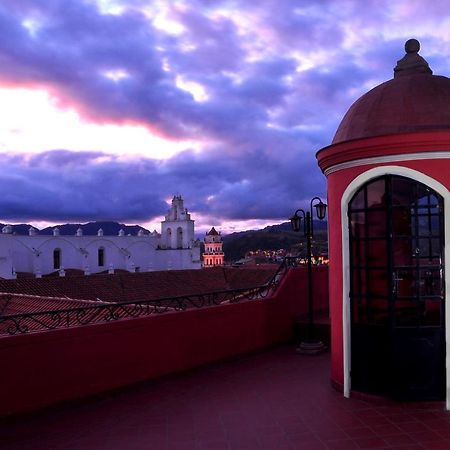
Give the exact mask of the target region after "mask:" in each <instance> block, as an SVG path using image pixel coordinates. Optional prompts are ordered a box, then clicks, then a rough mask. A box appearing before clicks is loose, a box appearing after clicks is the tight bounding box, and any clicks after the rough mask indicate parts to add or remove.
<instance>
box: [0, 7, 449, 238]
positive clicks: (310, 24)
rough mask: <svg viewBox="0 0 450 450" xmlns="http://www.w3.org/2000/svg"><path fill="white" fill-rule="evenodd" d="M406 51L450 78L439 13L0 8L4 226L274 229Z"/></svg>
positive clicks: (444, 14) (445, 27)
mask: <svg viewBox="0 0 450 450" xmlns="http://www.w3.org/2000/svg"><path fill="white" fill-rule="evenodd" d="M410 37H416V38H417V39H419V40H420V41H421V44H422V50H421V54H422V56H424V57H425V58H426V59H427V60H428V62H429V63H430V66H431V67H432V69H433V70H434V72H435V73H438V74H443V75H449V74H450V42H449V41H450V10H449V7H448V2H447V1H439V0H433V1H428V2H424V1H417V0H407V1H401V0H400V1H392V0H365V1H364V2H363V1H360V0H353V1H352V0H343V1H338V0H336V1H332V0H330V1H326V0H322V1H320V0H257V1H256V0H255V1H253V0H229V1H228V0H224V1H221V0H180V1H176V0H173V1H172V0H145V1H144V0H89V1H88V0H86V1H83V0H1V2H0V153H1V162H2V163H1V165H0V189H1V192H2V195H1V196H0V221H2V222H12V223H14V222H31V223H33V224H36V225H38V226H39V225H41V226H42V225H43V224H46V223H61V222H66V221H80V222H85V221H89V220H95V219H98V220H105V219H106V220H120V221H123V222H126V223H140V224H143V225H146V226H149V227H150V228H152V229H153V228H155V227H156V226H157V222H158V221H159V220H161V216H162V214H164V212H165V211H166V210H167V201H168V200H169V199H170V198H171V197H172V196H173V195H174V194H178V193H179V194H181V195H183V197H184V198H185V204H186V206H187V207H188V208H189V210H190V212H191V213H192V214H193V217H194V218H195V219H196V224H197V230H198V231H202V230H205V229H206V228H208V227H210V226H212V225H214V226H217V227H218V228H219V229H222V230H223V231H225V232H227V231H232V230H233V229H236V230H238V229H246V228H257V227H261V226H263V225H265V224H268V223H277V222H280V221H284V220H285V218H286V217H289V215H290V214H291V213H292V212H293V210H294V209H296V208H297V207H301V206H305V205H306V204H307V201H308V200H309V199H310V198H311V197H312V196H313V195H321V196H325V195H326V187H325V185H326V183H325V178H324V176H323V175H322V174H321V173H320V171H319V169H318V168H317V164H316V159H315V153H316V151H317V150H319V149H320V148H321V147H323V146H326V145H328V144H329V143H330V142H331V140H332V138H333V135H334V132H335V131H336V128H337V126H338V124H339V121H340V119H341V118H342V115H343V114H344V112H345V111H346V110H347V109H348V107H349V106H350V105H351V103H352V102H353V101H354V100H355V99H356V98H358V97H359V96H360V95H361V94H362V93H364V92H365V91H367V90H368V89H370V88H372V87H373V86H375V85H376V84H378V83H380V82H382V81H384V80H387V79H389V78H391V77H392V68H393V67H394V65H395V63H396V60H398V59H400V58H401V57H402V56H403V54H404V51H403V45H404V42H405V40H406V39H408V38H410Z"/></svg>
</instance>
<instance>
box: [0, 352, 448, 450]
mask: <svg viewBox="0 0 450 450" xmlns="http://www.w3.org/2000/svg"><path fill="white" fill-rule="evenodd" d="M0 436H1V440H0V447H1V448H5V449H8V450H27V449H33V450H39V449H46V450H47V449H59V448H64V449H84V450H87V449H99V448H107V449H124V448H128V449H133V450H140V449H152V450H207V449H208V450H222V449H223V450H234V449H236V450H247V449H248V450H250V449H252V450H253V449H255V450H256V449H258V450H264V449H270V450H285V449H289V450H293V449H301V450H318V449H342V450H351V449H360V448H371V449H374V448H376V449H388V448H389V449H404V450H407V449H408V450H413V449H420V450H423V449H433V450H439V449H449V448H450V413H448V412H445V411H444V403H425V404H401V403H391V402H389V401H384V402H383V403H380V402H378V403H377V402H371V401H367V400H361V399H353V398H352V399H346V398H344V397H343V396H342V394H341V393H339V392H336V391H335V390H334V389H332V388H331V387H330V383H329V355H328V354H324V355H321V356H319V357H310V356H302V355H298V354H296V352H295V347H294V346H292V345H286V346H281V347H276V348H275V349H272V350H268V351H263V352H259V353H254V354H252V355H250V356H246V357H241V358H237V359H233V360H231V361H228V362H222V363H215V364H212V365H208V366H205V367H203V368H200V369H195V370H192V371H189V372H184V373H181V374H177V375H171V376H167V377H163V378H159V379H157V380H153V381H149V382H144V383H141V384H138V385H135V386H132V387H129V388H127V389H123V390H120V391H116V392H113V393H110V394H103V395H102V396H98V397H96V398H91V399H88V400H84V401H78V402H75V403H67V404H63V405H60V406H56V407H52V408H50V409H47V410H44V411H41V412H39V413H35V414H31V415H27V416H22V417H16V418H13V417H10V418H7V419H2V420H1V421H0Z"/></svg>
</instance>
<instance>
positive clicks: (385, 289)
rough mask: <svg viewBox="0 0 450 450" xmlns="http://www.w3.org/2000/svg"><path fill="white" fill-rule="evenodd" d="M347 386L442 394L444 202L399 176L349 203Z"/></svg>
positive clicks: (417, 395)
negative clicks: (349, 375)
mask: <svg viewBox="0 0 450 450" xmlns="http://www.w3.org/2000/svg"><path fill="white" fill-rule="evenodd" d="M348 221H349V246H350V248H349V251H350V314H351V321H350V323H351V330H350V332H351V384H352V389H355V390H358V391H362V392H368V393H373V394H381V395H389V396H391V397H393V398H398V399H410V400H425V399H430V400H431V399H444V397H445V355H446V349H445V311H444V308H445V302H444V298H445V292H444V285H445V283H444V201H443V198H442V197H441V196H440V195H439V194H438V193H437V192H435V191H434V190H432V189H431V188H429V187H427V186H426V185H424V184H422V183H420V182H418V181H415V180H412V179H410V178H406V177H403V176H398V175H384V176H381V177H378V178H375V179H372V180H370V181H369V182H367V183H366V184H364V185H363V186H362V187H361V188H360V189H359V190H358V191H357V192H356V193H355V194H354V195H353V197H352V198H351V200H350V202H349V204H348Z"/></svg>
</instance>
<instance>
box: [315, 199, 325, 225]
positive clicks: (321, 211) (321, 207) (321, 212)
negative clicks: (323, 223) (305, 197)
mask: <svg viewBox="0 0 450 450" xmlns="http://www.w3.org/2000/svg"><path fill="white" fill-rule="evenodd" d="M314 208H316V212H317V217H318V218H319V219H320V220H323V219H325V216H326V214H327V204H326V203H324V202H323V201H322V200H320V201H319V203H316V204H315V205H314Z"/></svg>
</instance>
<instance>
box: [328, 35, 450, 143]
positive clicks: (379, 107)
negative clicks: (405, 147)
mask: <svg viewBox="0 0 450 450" xmlns="http://www.w3.org/2000/svg"><path fill="white" fill-rule="evenodd" d="M411 41H413V40H411ZM415 42H416V43H417V46H418V42H417V41H415ZM408 43H410V41H408V42H407V43H406V45H405V49H406V51H407V54H406V55H405V57H404V58H403V59H401V60H400V61H398V63H397V67H396V68H395V69H394V71H395V78H394V79H392V80H390V81H386V82H385V83H382V84H380V85H379V86H377V87H375V88H374V89H372V90H371V91H369V92H367V93H366V94H364V95H363V96H362V97H361V98H359V99H358V100H357V101H356V102H355V103H353V105H352V106H351V107H350V109H349V110H348V111H347V114H345V116H344V118H343V119H342V122H341V124H340V125H339V128H338V130H337V132H336V135H335V136H334V139H333V144H336V143H338V142H344V141H349V140H352V139H360V138H365V137H373V136H382V135H387V134H398V133H411V132H416V131H430V130H450V78H447V77H443V76H437V75H432V72H431V70H430V69H429V68H428V64H427V63H426V61H425V60H424V59H423V58H422V57H421V56H419V55H418V54H417V51H418V48H417V51H411V50H410V49H409V47H408Z"/></svg>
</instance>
